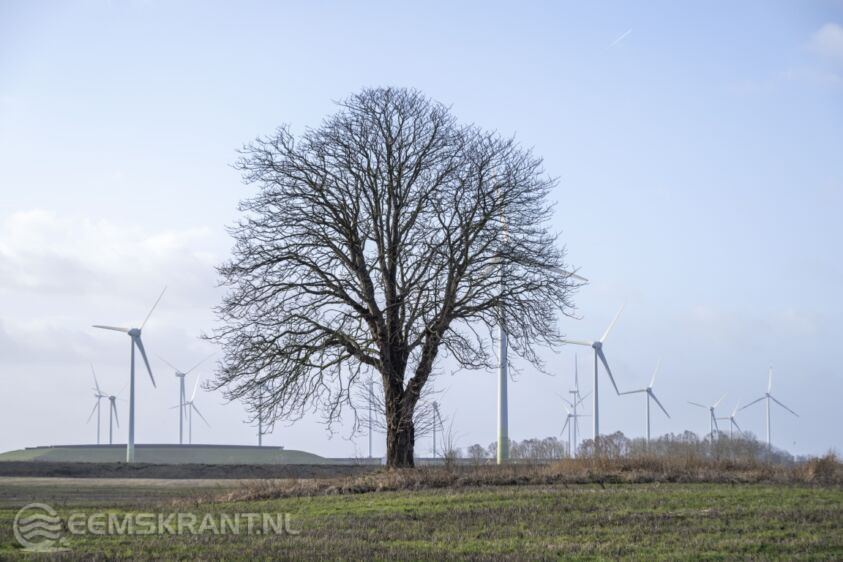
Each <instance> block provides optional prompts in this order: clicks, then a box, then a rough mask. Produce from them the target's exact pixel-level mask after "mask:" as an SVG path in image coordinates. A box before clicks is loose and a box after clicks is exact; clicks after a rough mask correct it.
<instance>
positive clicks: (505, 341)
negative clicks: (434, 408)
mask: <svg viewBox="0 0 843 562" xmlns="http://www.w3.org/2000/svg"><path fill="white" fill-rule="evenodd" d="M501 222H502V224H503V236H504V240H503V241H504V244H506V243H507V242H508V241H509V229H508V227H507V223H506V218H505V217H502V221H501ZM500 261H501V260H500V259H499V258H494V259H493V260H492V263H491V264H490V266H489V267H493V266H494V264H497V263H500ZM534 265H536V264H534ZM546 269H550V270H552V271H555V272H557V273H561V274H563V275H565V277H566V278H568V277H570V278H573V279H576V280H578V281H581V282H583V283H586V282H588V279H586V278H585V277H582V276H580V275H577V274H576V273H574V272H573V271H566V270H564V269H561V268H556V267H552V268H547V267H546ZM501 282H503V268H501ZM500 316H501V318H503V307H502V306H501V307H500ZM498 331H499V338H498V447H497V464H503V463H505V462H506V461H507V460H508V459H509V391H508V389H507V383H508V381H509V359H508V351H509V333H508V332H507V330H506V323H505V322H503V321H501V323H500V324H498ZM595 395H596V393H595Z"/></svg>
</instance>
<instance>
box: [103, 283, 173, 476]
mask: <svg viewBox="0 0 843 562" xmlns="http://www.w3.org/2000/svg"><path fill="white" fill-rule="evenodd" d="M166 290H167V287H164V290H163V291H161V294H160V295H159V296H158V300H156V301H155V304H153V305H152V308H151V309H149V313H148V314H147V315H146V318H144V320H143V323H142V324H141V326H140V328H118V327H115V326H102V325H98V324H95V325H94V328H101V329H103V330H113V331H115V332H123V333H124V334H128V336H129V338H130V339H131V359H130V361H129V365H130V367H129V440H128V442H127V443H126V462H134V461H135V348H137V349H138V351H140V354H141V357H142V358H143V362H144V364H145V365H146V370H147V372H148V373H149V380H151V381H152V386H154V387H155V386H156V384H155V378H154V377H153V376H152V368H151V367H150V366H149V359H147V357H146V350H145V349H144V347H143V341H142V340H141V332H142V331H143V328H144V326H146V323H147V321H148V320H149V317H150V316H152V311H154V310H155V307H156V306H158V303H159V302H161V297H163V296H164V291H166Z"/></svg>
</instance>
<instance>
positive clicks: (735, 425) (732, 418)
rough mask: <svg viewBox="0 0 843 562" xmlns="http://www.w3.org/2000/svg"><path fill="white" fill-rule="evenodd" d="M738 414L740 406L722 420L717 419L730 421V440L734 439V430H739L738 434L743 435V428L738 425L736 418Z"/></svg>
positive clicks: (736, 406)
mask: <svg viewBox="0 0 843 562" xmlns="http://www.w3.org/2000/svg"><path fill="white" fill-rule="evenodd" d="M737 414H738V405H737V404H736V405H735V409H734V410H732V414H731V415H729V416H725V417H722V418H717V419H718V420H729V439H731V438H732V430H733V429H735V428H737V430H738V434H742V433H743V430H742V429H741V426H739V425H738V422H737V420H735V416H736V415H737Z"/></svg>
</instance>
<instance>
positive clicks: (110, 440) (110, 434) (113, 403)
mask: <svg viewBox="0 0 843 562" xmlns="http://www.w3.org/2000/svg"><path fill="white" fill-rule="evenodd" d="M108 401H109V402H110V403H111V406H110V407H109V409H108V444H109V445H111V444H112V443H113V442H114V441H113V437H114V428H113V427H112V421H113V422H115V423H116V424H117V427H118V428H119V427H120V420H119V419H117V397H116V396H114V395H111V396H109V397H108ZM112 418H113V419H112Z"/></svg>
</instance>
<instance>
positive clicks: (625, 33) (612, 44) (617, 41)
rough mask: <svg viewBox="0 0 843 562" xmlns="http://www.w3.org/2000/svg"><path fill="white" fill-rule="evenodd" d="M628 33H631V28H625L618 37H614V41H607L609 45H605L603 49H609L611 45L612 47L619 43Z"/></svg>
mask: <svg viewBox="0 0 843 562" xmlns="http://www.w3.org/2000/svg"><path fill="white" fill-rule="evenodd" d="M630 33H632V28H629V29H627V30H626V31H625V32H624V33H623V35H621V36H620V37H618V38H617V39H615V40H614V41H612V42H611V43H609V46H608V47H606V48H605V49H603V50H604V51H608V50H609V49H611V48H612V47H614V46H615V45H617V44H618V43H620V42H621V41H623V40H624V39H626V36H627V35H629V34H630Z"/></svg>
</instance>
